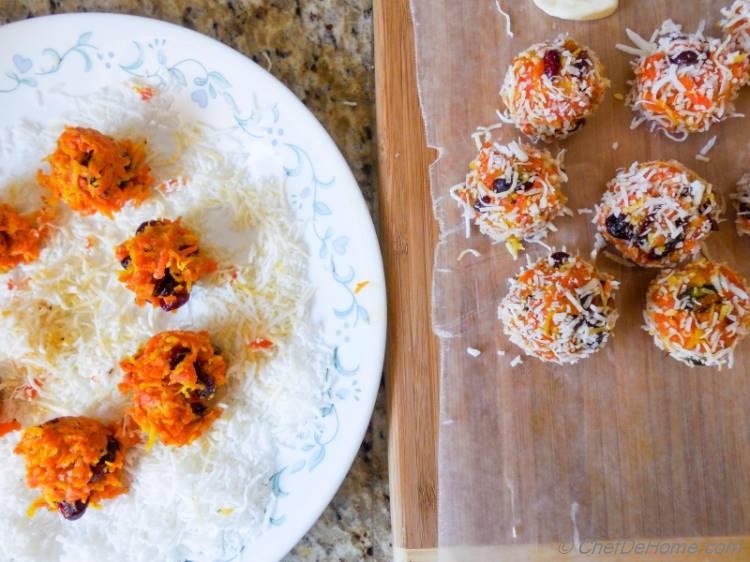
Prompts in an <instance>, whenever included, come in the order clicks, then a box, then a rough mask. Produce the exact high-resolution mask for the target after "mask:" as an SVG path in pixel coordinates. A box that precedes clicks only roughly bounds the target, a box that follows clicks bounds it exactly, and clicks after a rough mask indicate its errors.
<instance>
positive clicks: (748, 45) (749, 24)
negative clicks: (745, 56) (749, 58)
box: [719, 0, 750, 53]
mask: <svg viewBox="0 0 750 562" xmlns="http://www.w3.org/2000/svg"><path fill="white" fill-rule="evenodd" d="M721 15H722V16H723V19H722V20H721V21H720V22H719V25H721V29H722V31H723V32H724V36H725V37H728V38H729V40H730V42H731V48H732V49H735V50H738V51H741V52H743V53H750V0H736V1H735V2H734V3H732V5H731V6H728V7H726V8H722V9H721Z"/></svg>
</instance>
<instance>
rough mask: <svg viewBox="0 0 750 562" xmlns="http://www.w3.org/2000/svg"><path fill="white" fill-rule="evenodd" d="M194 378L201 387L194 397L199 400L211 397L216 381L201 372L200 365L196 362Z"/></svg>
mask: <svg viewBox="0 0 750 562" xmlns="http://www.w3.org/2000/svg"><path fill="white" fill-rule="evenodd" d="M195 376H196V378H197V379H198V382H199V383H201V384H202V385H203V388H202V389H201V390H198V391H196V393H195V394H196V396H198V397H199V398H211V397H213V395H214V394H215V393H216V381H215V380H214V378H213V377H212V376H211V375H209V374H208V373H207V372H206V371H204V370H203V367H201V364H200V363H198V362H197V361H196V362H195Z"/></svg>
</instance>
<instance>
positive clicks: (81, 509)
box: [57, 500, 89, 521]
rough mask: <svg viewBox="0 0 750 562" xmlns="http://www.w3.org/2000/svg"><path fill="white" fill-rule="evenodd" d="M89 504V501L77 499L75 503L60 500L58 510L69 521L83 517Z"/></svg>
mask: <svg viewBox="0 0 750 562" xmlns="http://www.w3.org/2000/svg"><path fill="white" fill-rule="evenodd" d="M88 506H89V504H88V502H83V501H81V500H76V501H75V502H74V503H69V502H60V503H59V504H57V510H58V511H59V512H60V514H61V515H62V516H63V517H65V519H67V520H68V521H75V520H76V519H80V518H81V517H83V514H84V513H86V508H87V507H88Z"/></svg>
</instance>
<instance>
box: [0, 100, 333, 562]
mask: <svg viewBox="0 0 750 562" xmlns="http://www.w3.org/2000/svg"><path fill="white" fill-rule="evenodd" d="M49 95H52V94H49ZM66 103H69V104H70V108H69V110H68V112H67V113H66V114H64V120H60V122H45V123H43V124H42V123H36V122H33V121H32V122H27V123H25V124H22V125H18V126H16V127H14V128H12V129H11V130H6V131H3V132H2V134H0V161H3V164H4V165H7V166H8V167H5V168H4V169H3V170H2V171H0V175H2V177H0V189H2V190H3V193H2V195H3V198H4V199H7V200H9V201H11V202H12V203H14V204H18V205H19V206H21V207H26V206H29V205H33V204H34V203H35V202H38V199H39V196H40V193H39V191H38V188H37V187H36V186H35V184H34V182H33V179H32V178H33V176H31V177H30V178H29V179H28V181H26V182H20V183H16V182H14V183H11V184H9V183H8V179H9V177H12V176H9V175H7V174H9V173H12V172H13V167H12V164H9V162H13V161H14V160H13V158H14V157H17V160H18V161H19V162H21V163H22V164H23V166H25V169H26V170H27V172H28V168H29V167H32V170H31V171H30V174H33V171H34V170H33V168H35V167H36V166H37V163H38V162H40V161H41V160H42V158H43V157H44V155H46V154H47V153H49V152H50V151H51V150H52V148H53V147H54V144H55V140H56V137H57V135H58V134H59V133H60V131H61V130H62V126H63V124H64V123H75V124H76V125H81V126H91V127H95V128H97V129H100V130H102V131H104V132H116V134H117V135H122V136H123V137H131V138H138V137H141V136H145V137H147V138H148V141H149V144H148V147H149V163H150V165H151V166H152V169H153V172H154V175H155V176H156V177H157V181H162V182H167V183H168V180H169V179H170V178H178V177H182V178H183V181H182V182H181V184H180V186H179V187H177V188H175V189H174V190H172V191H171V192H168V193H167V192H162V191H160V190H158V189H155V190H154V192H153V195H152V196H151V197H150V198H149V199H148V200H147V201H146V202H145V203H144V204H143V205H141V207H139V208H133V207H132V206H128V207H126V208H125V209H124V210H123V211H122V212H120V213H119V214H118V215H117V217H116V220H109V219H106V218H104V217H101V216H90V217H83V218H82V217H79V216H78V215H77V214H74V213H72V212H70V211H69V210H67V209H66V208H63V207H60V210H59V215H58V216H57V218H56V220H55V224H54V232H53V234H52V235H51V237H50V240H49V242H48V243H47V245H46V246H45V248H44V250H43V251H42V254H41V256H40V259H39V260H38V261H37V262H35V263H32V264H28V265H23V266H20V267H18V268H16V269H15V270H13V271H11V272H10V273H7V274H4V275H0V333H2V334H3V337H2V338H0V373H2V376H1V377H0V379H1V384H0V391H4V392H3V397H4V398H5V399H4V401H3V410H4V414H7V415H9V416H11V417H15V418H18V419H19V420H20V421H21V422H22V423H23V424H24V425H30V424H37V423H40V422H43V421H46V420H49V419H51V418H54V417H57V416H62V415H88V416H93V417H97V418H100V419H102V420H104V421H107V420H111V419H116V418H118V417H119V416H121V415H122V413H123V411H124V409H125V408H126V407H127V398H126V397H124V396H122V395H121V393H120V392H119V390H118V388H117V384H118V382H119V381H120V379H121V377H122V373H121V371H120V368H119V361H120V359H122V358H124V357H126V356H129V355H131V354H133V353H134V352H135V351H136V350H137V349H138V347H139V346H140V345H141V344H142V343H144V342H145V341H146V340H147V339H148V338H149V337H150V336H151V335H153V334H154V333H156V332H159V331H162V330H166V329H195V330H201V329H205V330H208V331H209V333H210V334H211V337H212V339H213V341H215V343H216V345H217V346H218V347H219V348H220V349H221V350H222V354H223V355H224V357H225V358H226V360H227V363H228V365H229V373H228V387H227V394H226V396H225V397H224V398H223V401H222V404H221V405H220V407H222V408H223V413H222V416H221V417H220V418H219V419H218V420H217V421H216V422H215V423H214V425H212V427H211V429H210V431H209V432H208V433H207V434H206V435H204V436H203V437H202V438H200V439H199V440H197V441H196V442H194V443H192V444H191V445H189V446H185V447H180V448H173V447H166V446H162V445H159V444H157V445H156V446H154V447H153V449H152V450H151V451H149V452H148V453H147V454H146V452H145V451H144V450H143V446H142V445H141V446H139V447H137V448H136V449H135V450H133V451H132V452H131V454H130V455H129V457H128V462H127V467H126V468H127V471H128V473H129V476H130V480H131V485H130V492H129V493H128V494H127V495H124V496H121V497H118V498H116V499H114V500H112V501H108V502H106V503H105V504H104V505H103V506H102V509H101V510H89V512H88V513H87V514H86V515H85V517H83V518H82V519H81V520H80V521H77V522H76V523H75V524H74V525H71V524H70V523H68V522H66V521H64V520H63V519H62V518H61V517H60V516H59V515H58V514H57V513H51V512H47V511H44V512H38V513H37V514H36V515H35V516H34V518H33V519H31V518H28V517H27V516H26V513H25V512H26V508H27V507H28V505H29V504H30V503H31V501H32V499H33V498H35V497H37V496H38V494H39V492H38V491H37V490H31V489H29V488H27V487H26V486H25V485H23V484H22V482H24V473H25V469H24V464H23V460H22V459H21V458H20V457H19V456H17V455H15V454H13V448H14V446H15V445H16V443H17V441H18V438H19V434H18V432H16V433H11V434H8V435H6V436H5V437H3V438H0V458H2V459H3V462H4V465H3V469H2V471H0V494H2V497H3V498H4V499H5V502H6V508H5V509H3V510H2V513H0V528H1V529H3V540H2V541H0V559H2V560H10V559H13V560H17V561H19V562H20V561H22V560H34V561H44V560H64V561H70V562H72V561H74V560H111V559H117V560H130V561H134V562H139V561H143V562H146V561H150V560H173V561H182V560H185V559H210V560H214V559H227V558H231V557H233V556H235V555H236V554H238V549H239V547H240V545H241V544H242V542H244V541H246V540H247V539H249V538H251V537H252V536H255V535H257V534H259V533H260V532H262V529H263V527H264V520H265V519H266V517H267V514H266V510H267V507H268V506H269V505H270V502H271V501H272V494H271V489H270V484H269V478H270V476H271V475H272V474H273V473H274V471H275V470H277V468H278V467H277V466H276V458H277V453H278V447H279V445H281V444H283V443H285V442H289V443H292V442H293V441H292V440H293V439H294V438H295V435H298V434H300V433H301V432H310V431H312V430H313V429H314V426H312V425H310V424H311V423H316V420H317V419H318V418H319V413H320V408H321V406H322V405H323V395H322V393H323V390H324V386H325V385H324V379H323V377H324V376H325V371H326V369H325V366H326V365H327V364H328V362H329V357H330V352H329V350H328V349H327V348H326V347H325V346H324V345H323V343H322V342H321V341H319V338H320V336H319V335H318V334H319V330H318V328H317V327H316V325H315V323H314V322H313V321H312V319H311V312H310V311H311V297H312V287H311V283H310V281H309V276H308V273H307V264H308V261H309V249H308V248H307V245H306V244H305V242H304V239H303V237H302V235H303V229H304V227H303V225H302V224H301V222H300V221H298V220H297V219H296V218H295V216H294V214H293V212H292V211H291V210H290V208H289V206H288V203H287V199H286V190H285V185H284V181H283V179H282V178H284V177H285V176H284V174H283V170H282V169H281V166H280V164H275V165H273V166H271V167H272V168H273V170H274V172H273V173H271V171H270V169H269V170H267V171H266V172H265V173H264V174H263V175H260V174H256V172H255V170H254V168H253V166H254V165H255V164H256V163H257V161H256V160H255V159H254V158H255V157H253V156H252V155H249V154H247V153H245V152H242V150H243V149H241V148H239V149H238V148H236V147H242V146H243V142H244V141H242V140H239V139H238V140H237V143H236V144H233V146H235V149H234V150H228V149H227V147H226V146H225V145H224V144H222V143H223V142H224V140H225V139H226V138H227V135H228V134H229V133H226V132H222V133H214V132H212V131H211V130H210V129H204V128H203V127H202V126H201V125H199V124H198V123H197V122H195V121H190V122H183V121H181V119H180V118H179V115H178V113H177V112H176V111H175V110H173V109H172V108H171V98H170V96H169V94H168V93H167V92H163V93H160V94H158V95H156V96H154V97H153V98H152V99H151V100H150V101H149V103H148V104H144V103H143V102H141V101H140V99H139V98H138V97H137V95H135V94H134V93H121V92H119V91H113V90H105V91H102V92H100V93H98V94H96V95H94V96H91V97H89V98H86V99H81V98H70V99H69V100H68V101H67V102H66ZM238 150H239V152H238ZM266 158H267V157H266ZM19 169H23V168H19ZM178 216H182V217H183V222H184V223H185V224H187V225H189V226H191V227H192V229H193V230H195V231H196V232H198V233H199V235H200V236H201V251H205V252H206V253H207V254H210V255H211V256H212V257H213V258H215V259H216V260H217V261H218V262H219V264H220V267H219V271H218V272H216V273H215V274H213V275H212V276H209V277H208V278H207V279H206V280H205V282H204V281H201V283H199V284H198V285H196V286H194V288H193V292H192V297H191V299H190V301H189V302H188V304H186V305H185V306H184V307H182V308H181V309H180V310H178V311H177V312H176V313H174V314H166V313H164V312H162V311H160V310H154V309H153V307H146V308H139V307H137V306H136V305H135V304H134V302H133V300H134V299H133V295H132V293H130V291H128V290H127V289H125V288H124V287H123V286H122V285H121V284H120V283H119V281H118V280H117V276H116V274H115V273H116V270H117V266H118V264H117V262H116V260H115V259H114V256H113V248H114V247H115V246H116V245H117V244H119V243H120V242H122V241H123V240H124V239H126V238H128V237H129V236H131V235H132V233H133V232H134V231H135V229H136V227H137V226H138V225H139V224H140V223H142V222H144V221H145V220H149V219H153V218H154V217H169V218H176V217H178ZM88 237H93V239H94V240H95V241H96V244H94V245H93V246H91V247H87V244H86V243H85V241H86V239H87V238H88ZM258 337H263V338H267V339H269V340H271V341H273V342H274V351H273V353H267V354H262V355H260V356H259V355H258V353H257V352H253V351H252V350H251V349H250V348H249V346H248V342H250V341H254V340H255V338H258ZM26 385H33V387H34V390H35V391H36V393H37V396H36V398H33V399H31V400H27V399H25V398H24V393H23V392H20V391H21V390H22V389H24V388H25V387H26Z"/></svg>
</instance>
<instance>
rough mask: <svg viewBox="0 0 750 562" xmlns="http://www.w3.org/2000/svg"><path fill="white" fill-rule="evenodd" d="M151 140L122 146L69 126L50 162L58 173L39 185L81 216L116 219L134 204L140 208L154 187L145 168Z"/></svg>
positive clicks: (42, 177)
mask: <svg viewBox="0 0 750 562" xmlns="http://www.w3.org/2000/svg"><path fill="white" fill-rule="evenodd" d="M145 146H146V141H142V142H135V141H131V140H129V139H126V140H123V141H117V140H115V139H113V138H112V137H109V136H107V135H104V134H102V133H100V132H99V131H97V130H95V129H86V128H83V127H65V130H64V131H63V133H62V134H61V135H60V138H58V139H57V149H56V150H55V151H54V152H53V153H52V154H50V155H49V156H48V157H47V159H46V160H47V162H49V164H50V166H51V168H52V171H51V173H50V174H49V175H47V174H45V173H44V172H42V171H41V170H40V171H39V172H38V173H37V179H38V181H39V183H40V184H41V185H42V186H43V187H45V188H47V189H48V190H49V191H50V193H51V194H52V197H53V200H57V199H61V200H62V201H63V202H65V204H66V205H68V206H69V207H70V208H71V209H73V210H74V211H77V212H78V213H80V214H81V215H84V216H85V215H92V214H94V213H101V214H103V215H105V216H107V217H109V218H112V216H113V215H114V213H116V212H118V211H119V210H120V209H122V208H123V206H125V204H126V203H127V202H128V201H133V203H134V204H135V205H139V204H140V203H142V202H143V200H144V199H146V197H147V195H148V191H149V189H150V188H151V186H152V185H153V183H154V180H153V178H152V177H151V168H150V167H149V166H148V165H147V164H146V163H145V159H146V155H145Z"/></svg>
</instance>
